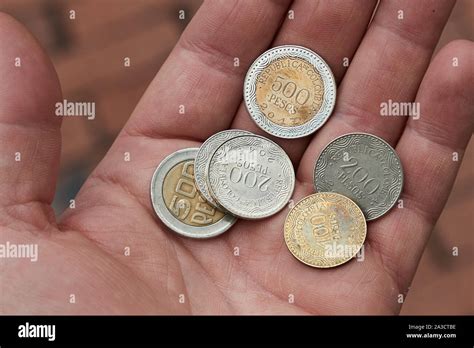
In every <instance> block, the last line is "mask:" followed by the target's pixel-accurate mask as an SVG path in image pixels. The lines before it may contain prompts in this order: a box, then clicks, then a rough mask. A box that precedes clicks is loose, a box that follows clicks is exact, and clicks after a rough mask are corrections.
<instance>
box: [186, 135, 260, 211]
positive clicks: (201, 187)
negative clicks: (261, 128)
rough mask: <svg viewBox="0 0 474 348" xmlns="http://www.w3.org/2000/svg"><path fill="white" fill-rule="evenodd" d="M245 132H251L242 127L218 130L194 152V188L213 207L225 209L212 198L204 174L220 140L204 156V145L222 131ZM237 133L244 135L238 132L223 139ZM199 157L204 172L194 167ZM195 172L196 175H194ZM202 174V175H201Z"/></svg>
mask: <svg viewBox="0 0 474 348" xmlns="http://www.w3.org/2000/svg"><path fill="white" fill-rule="evenodd" d="M239 132H241V133H245V135H247V134H253V133H251V132H249V131H246V130H243V129H226V130H223V131H220V132H217V133H214V134H213V135H211V136H210V137H209V138H207V139H206V141H205V142H203V143H202V145H201V146H200V147H199V151H198V152H197V154H196V158H195V160H194V181H195V182H196V188H197V189H198V191H199V192H200V193H201V194H202V195H203V196H204V198H205V199H206V200H207V202H208V203H209V204H211V205H212V206H213V207H215V208H219V209H221V210H224V211H225V208H224V207H222V206H220V204H219V202H216V201H215V200H214V197H212V196H211V194H210V193H209V187H208V185H207V179H206V178H207V176H206V174H207V173H206V168H207V167H208V166H209V161H210V159H211V157H212V155H213V153H214V151H215V150H216V149H217V147H219V146H220V145H222V142H221V143H220V144H219V146H217V147H210V148H209V149H208V150H210V151H208V152H207V154H210V155H209V156H206V155H202V154H203V152H204V150H203V149H204V148H205V146H206V145H209V144H210V143H211V141H212V139H215V138H216V137H217V136H219V135H221V134H224V133H239ZM239 135H244V134H238V135H235V136H231V137H230V138H228V139H226V140H224V142H225V141H227V140H230V139H232V138H234V137H236V136H239ZM200 155H201V156H200ZM200 157H202V159H203V161H202V162H204V173H200V172H199V171H197V170H196V169H197V168H198V166H197V165H196V163H198V161H199V159H200ZM196 174H197V175H196ZM201 174H202V175H201ZM198 176H202V180H199V178H198Z"/></svg>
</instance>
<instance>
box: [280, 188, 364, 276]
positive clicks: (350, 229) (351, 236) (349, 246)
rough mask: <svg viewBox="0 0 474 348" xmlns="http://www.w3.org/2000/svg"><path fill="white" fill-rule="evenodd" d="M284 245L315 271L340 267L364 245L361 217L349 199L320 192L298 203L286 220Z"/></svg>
mask: <svg viewBox="0 0 474 348" xmlns="http://www.w3.org/2000/svg"><path fill="white" fill-rule="evenodd" d="M284 234H285V242H286V245H287V246H288V249H289V250H290V252H291V253H292V254H293V255H294V256H295V257H296V258H297V259H298V260H299V261H301V262H303V263H305V264H307V265H309V266H312V267H317V268H329V267H335V266H338V265H341V264H343V263H345V262H347V261H349V260H350V259H352V258H353V257H354V256H355V255H356V254H357V253H358V252H359V250H360V249H361V247H362V245H363V244H364V241H365V237H366V234H367V225H366V222H365V218H364V214H363V213H362V211H361V210H360V208H359V207H358V206H357V204H355V203H354V202H353V201H352V200H350V199H349V198H347V197H346V196H343V195H340V194H337V193H333V192H320V193H315V194H312V195H309V196H307V197H305V198H303V199H302V200H301V201H299V202H298V203H297V204H296V205H295V206H294V207H293V209H291V210H290V212H289V213H288V216H287V217H286V221H285V226H284Z"/></svg>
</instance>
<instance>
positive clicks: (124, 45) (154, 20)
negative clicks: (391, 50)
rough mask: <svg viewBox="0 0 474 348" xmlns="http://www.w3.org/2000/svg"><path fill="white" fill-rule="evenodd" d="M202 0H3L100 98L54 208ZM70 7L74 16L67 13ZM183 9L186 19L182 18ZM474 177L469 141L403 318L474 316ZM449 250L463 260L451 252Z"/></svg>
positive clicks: (65, 76) (67, 161)
mask: <svg viewBox="0 0 474 348" xmlns="http://www.w3.org/2000/svg"><path fill="white" fill-rule="evenodd" d="M440 1H442V0H440ZM199 5H200V1H192V0H186V1H185V0H181V1H176V0H135V1H132V0H68V1H62V0H1V2H0V10H2V11H5V12H7V13H9V14H11V15H13V16H14V17H16V18H17V19H18V20H20V21H21V22H22V23H23V24H24V25H26V26H27V27H28V28H29V29H30V31H31V32H33V34H34V35H35V36H36V37H37V38H38V40H39V41H40V42H41V43H42V45H43V46H44V47H45V48H46V50H47V51H48V52H49V54H50V56H51V57H52V60H53V62H54V65H55V67H56V70H57V72H58V75H59V79H60V81H61V85H62V89H63V93H64V98H65V99H67V100H68V101H94V102H95V103H96V119H95V120H94V121H88V120H87V119H85V118H65V119H64V121H63V126H62V132H63V150H62V155H61V173H60V180H59V184H58V193H57V195H56V199H55V202H54V206H55V209H56V211H57V212H60V211H62V210H63V209H64V208H65V206H66V205H67V202H68V201H69V199H71V198H73V197H74V195H75V194H76V192H77V191H78V189H79V188H80V186H81V185H82V183H83V181H84V180H85V178H86V177H87V176H88V175H89V173H90V172H91V170H92V169H93V168H94V167H95V166H96V165H97V164H98V162H99V161H100V159H101V158H102V157H103V155H104V154H105V153H106V151H107V150H108V148H109V147H110V145H111V144H112V142H113V140H114V138H115V136H116V135H117V133H118V132H119V131H120V129H121V128H122V126H123V125H124V123H125V122H126V120H127V119H128V117H129V115H130V113H131V112H132V111H133V108H134V107H135V105H136V103H137V102H138V100H139V99H140V96H141V95H142V93H143V92H144V90H145V89H146V87H147V85H148V84H149V83H150V81H151V79H152V78H153V77H154V75H155V73H156V72H157V71H158V69H159V68H160V66H161V64H162V63H163V62H164V60H165V59H166V57H167V56H168V54H169V52H170V51H171V49H172V48H173V46H174V44H175V43H176V41H177V39H178V37H179V35H180V34H181V32H182V31H183V29H184V28H185V26H186V24H187V23H188V22H189V20H190V19H191V17H192V15H193V14H194V13H195V11H196V10H197V8H198V7H199ZM70 10H74V11H75V12H76V19H75V20H70V19H69V11H70ZM180 10H184V11H185V15H186V18H185V20H180V19H179V18H178V12H179V11H180ZM473 22H474V1H472V0H460V1H458V3H457V5H456V7H455V9H454V11H453V13H452V15H451V18H450V20H449V23H448V25H447V26H446V29H445V31H444V33H443V35H442V38H441V42H440V44H439V45H438V49H439V47H440V46H443V45H444V44H446V43H447V42H449V41H451V40H453V39H458V38H467V39H471V40H472V39H473V37H474V27H473V24H472V23H473ZM124 57H130V59H131V67H128V68H125V67H124V64H123V63H124ZM447 117H449V115H447ZM439 179H440V180H443V178H439ZM473 179H474V144H473V141H472V140H471V142H470V145H469V148H468V151H467V153H466V155H465V158H464V163H463V165H462V167H461V170H460V172H459V175H458V177H457V180H456V184H455V187H454V190H453V192H452V194H451V197H450V199H449V201H448V204H447V205H446V208H445V209H444V212H443V214H442V216H441V218H440V219H439V221H438V224H437V225H436V228H435V230H434V233H433V235H432V236H431V239H430V241H429V243H428V246H427V249H426V251H425V253H424V255H423V258H422V260H421V264H420V267H419V268H418V271H417V274H416V276H415V280H414V282H413V284H412V287H411V289H410V292H409V295H408V297H407V299H406V302H405V304H404V306H403V308H402V313H403V314H468V313H470V314H472V313H474V286H473V279H474V257H473V252H472V250H473V248H474V235H473V232H474V231H473V226H474V218H473V215H474V200H473V197H474V196H473V193H474V187H473V185H472V181H473ZM400 243H403V241H400ZM453 247H458V248H459V256H457V257H455V256H453V255H452V248H453Z"/></svg>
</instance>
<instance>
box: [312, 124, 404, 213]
mask: <svg viewBox="0 0 474 348" xmlns="http://www.w3.org/2000/svg"><path fill="white" fill-rule="evenodd" d="M314 186H315V188H316V191H318V192H328V191H330V192H337V193H340V194H342V195H344V196H347V197H349V198H350V199H352V200H353V201H354V202H356V203H357V205H358V206H359V207H360V208H361V209H362V211H363V212H364V215H365V218H366V219H367V220H374V219H376V218H378V217H380V216H382V215H384V214H385V213H386V212H387V211H389V210H390V209H391V208H392V207H393V206H394V204H395V203H396V202H397V200H398V198H399V197H400V193H401V191H402V187H403V169H402V164H401V162H400V158H399V157H398V155H397V154H396V152H395V150H394V149H393V148H392V147H391V146H390V145H389V144H388V143H387V142H385V141H384V140H382V139H380V138H379V137H376V136H374V135H371V134H365V133H350V134H345V135H343V136H340V137H338V138H336V139H334V140H333V141H332V142H330V143H329V144H328V145H327V146H326V148H324V150H323V151H322V152H321V154H320V156H319V158H318V160H317V161H316V165H315V168H314Z"/></svg>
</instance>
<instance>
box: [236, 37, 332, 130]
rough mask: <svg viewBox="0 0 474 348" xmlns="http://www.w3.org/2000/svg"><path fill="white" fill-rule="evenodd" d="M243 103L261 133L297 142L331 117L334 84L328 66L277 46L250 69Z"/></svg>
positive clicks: (305, 53)
mask: <svg viewBox="0 0 474 348" xmlns="http://www.w3.org/2000/svg"><path fill="white" fill-rule="evenodd" d="M244 100H245V105H246V106H247V110H248V111H249V113H250V116H251V117H252V118H253V120H254V121H255V122H256V123H257V125H258V126H259V127H260V128H262V129H263V130H264V131H266V132H267V133H270V134H273V135H275V136H277V137H280V138H299V137H304V136H306V135H309V134H311V133H313V132H314V131H316V130H317V129H318V128H320V127H321V126H322V125H323V124H324V123H325V122H326V121H327V119H328V118H329V116H330V115H331V113H332V111H333V109H334V105H335V102H336V82H335V80H334V76H333V74H332V72H331V69H330V68H329V66H328V64H327V63H326V62H325V61H324V60H323V59H322V58H321V57H320V56H319V55H317V54H316V53H315V52H313V51H311V50H309V49H307V48H304V47H301V46H294V45H285V46H278V47H274V48H272V49H270V50H268V51H266V52H265V53H263V54H262V55H261V56H260V57H258V58H257V59H256V60H255V62H254V63H253V64H252V66H251V67H250V69H249V71H248V72H247V75H246V77H245V82H244Z"/></svg>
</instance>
